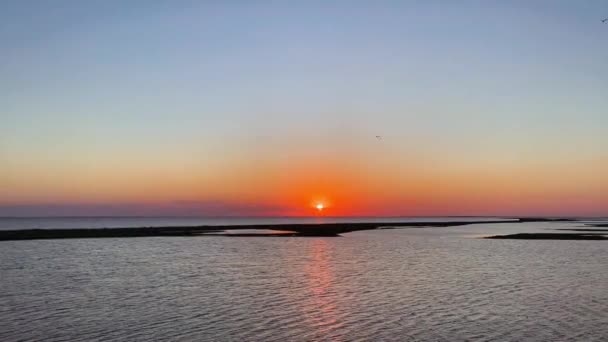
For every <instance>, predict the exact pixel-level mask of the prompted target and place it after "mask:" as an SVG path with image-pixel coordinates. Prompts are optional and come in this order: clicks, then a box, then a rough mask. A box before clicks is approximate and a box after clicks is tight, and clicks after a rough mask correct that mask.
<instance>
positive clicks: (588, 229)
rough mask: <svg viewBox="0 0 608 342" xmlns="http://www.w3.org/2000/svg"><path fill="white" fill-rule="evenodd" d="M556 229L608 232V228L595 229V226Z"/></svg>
mask: <svg viewBox="0 0 608 342" xmlns="http://www.w3.org/2000/svg"><path fill="white" fill-rule="evenodd" d="M555 230H567V231H570V232H606V234H608V229H600V228H598V229H593V228H560V229H555Z"/></svg>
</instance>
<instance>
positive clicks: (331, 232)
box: [0, 218, 567, 241]
mask: <svg viewBox="0 0 608 342" xmlns="http://www.w3.org/2000/svg"><path fill="white" fill-rule="evenodd" d="M564 220H567V219H546V218H544V219H543V218H519V219H512V220H510V221H505V220H501V221H497V220H488V221H474V222H463V221H444V222H374V223H361V222H356V223H321V224H273V225H268V224H265V225H223V226H191V227H141V228H93V229H29V230H4V231H0V241H7V240H37V239H85V238H124V237H151V236H202V235H208V236H212V235H213V236H217V235H220V236H273V237H274V236H340V234H342V233H348V232H353V231H358V230H373V229H381V228H382V229H389V228H416V227H418V228H422V227H453V226H464V225H469V224H491V223H521V222H554V221H564ZM240 229H264V230H278V231H288V232H292V233H287V234H251V233H243V234H238V233H232V234H222V233H223V232H225V231H226V230H240Z"/></svg>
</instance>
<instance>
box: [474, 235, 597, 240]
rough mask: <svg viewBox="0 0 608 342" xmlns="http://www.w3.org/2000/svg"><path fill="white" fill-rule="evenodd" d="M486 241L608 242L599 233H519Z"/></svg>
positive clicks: (495, 236) (487, 237) (498, 236)
mask: <svg viewBox="0 0 608 342" xmlns="http://www.w3.org/2000/svg"><path fill="white" fill-rule="evenodd" d="M484 239H516V240H608V238H607V237H605V236H603V235H601V234H598V233H595V234H594V233H588V234H581V233H519V234H509V235H494V236H486V237H484Z"/></svg>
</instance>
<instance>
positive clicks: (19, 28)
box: [0, 0, 608, 216]
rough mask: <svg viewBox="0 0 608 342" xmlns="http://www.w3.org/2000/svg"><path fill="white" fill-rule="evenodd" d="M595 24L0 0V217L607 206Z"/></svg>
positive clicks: (558, 5)
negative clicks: (321, 207)
mask: <svg viewBox="0 0 608 342" xmlns="http://www.w3.org/2000/svg"><path fill="white" fill-rule="evenodd" d="M604 17H608V2H606V1H603V0H602V1H330V2H327V1H318V2H317V1H301V2H298V3H296V2H291V1H225V2H224V1H206V2H205V1H126V2H125V1H50V0H48V1H2V2H1V4H0V216H12V215H19V216H22V215H25V216H27V215H220V216H223V215H243V216H251V215H311V214H314V209H313V208H312V205H313V204H315V203H317V202H323V203H324V204H325V205H326V206H327V207H328V208H327V209H326V210H325V214H326V215H608V23H607V24H602V23H601V22H600V19H602V18H604ZM376 135H381V136H382V140H378V139H376V138H375V136H376Z"/></svg>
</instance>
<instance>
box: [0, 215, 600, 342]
mask: <svg viewBox="0 0 608 342" xmlns="http://www.w3.org/2000/svg"><path fill="white" fill-rule="evenodd" d="M407 219H410V220H411V221H415V222H419V221H421V220H429V221H433V220H435V221H454V220H457V219H459V220H470V221H474V220H488V218H407ZM369 220H378V221H382V222H386V221H387V220H395V221H398V222H403V221H404V218H357V219H352V218H351V219H345V218H238V219H236V218H133V217H128V218H127V217H120V218H107V217H103V218H100V217H96V218H82V217H80V218H66V217H62V218H2V219H0V229H3V230H7V229H33V228H39V229H45V228H100V227H142V226H146V227H148V226H150V227H151V226H182V225H184V226H187V225H207V224H209V225H211V224H216V225H225V224H255V223H264V224H266V223H297V222H319V221H321V222H335V221H339V222H353V221H359V222H366V221H369ZM582 225H583V222H526V223H509V222H505V223H497V224H474V225H464V226H456V227H445V228H403V229H380V230H370V231H357V232H352V233H346V234H343V235H342V236H341V237H256V236H250V237H236V236H235V237H231V236H195V237H142V238H100V239H64V240H30V241H0V341H606V340H607V339H608V241H563V240H502V239H501V240H494V239H483V238H482V237H484V236H488V235H496V234H512V233H533V232H563V231H556V230H555V229H568V228H580V227H581V226H582Z"/></svg>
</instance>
